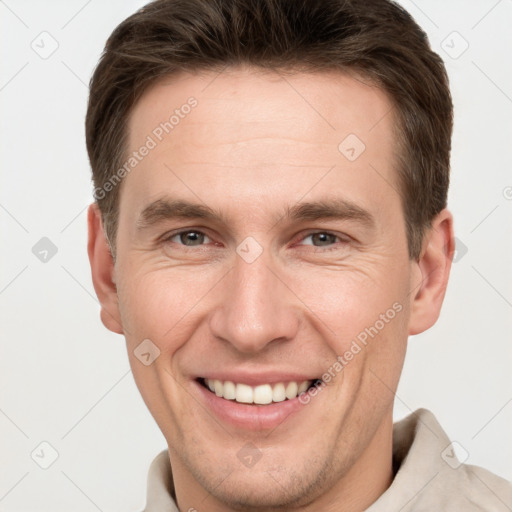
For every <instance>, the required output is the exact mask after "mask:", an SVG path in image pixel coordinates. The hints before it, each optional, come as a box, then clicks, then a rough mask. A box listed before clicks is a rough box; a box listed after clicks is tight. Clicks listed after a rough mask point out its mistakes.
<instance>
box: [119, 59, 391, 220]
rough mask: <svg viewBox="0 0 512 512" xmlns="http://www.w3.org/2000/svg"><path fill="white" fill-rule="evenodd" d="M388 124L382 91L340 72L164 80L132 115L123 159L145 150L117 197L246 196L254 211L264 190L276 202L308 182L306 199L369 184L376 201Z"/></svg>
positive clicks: (386, 173) (253, 72) (387, 160)
mask: <svg viewBox="0 0 512 512" xmlns="http://www.w3.org/2000/svg"><path fill="white" fill-rule="evenodd" d="M393 122H394V115H393V111H392V107H391V103H390V101H389V100H388V97H387V95H386V94H385V93H384V92H383V91H382V90H381V89H380V88H378V87H376V86H375V85H372V84H369V83H368V82H367V81H363V80H362V79H360V78H356V77H355V76H350V75H348V74H344V73H341V72H339V71H329V72H322V73H285V72H280V71H262V70H257V69H254V68H249V67H245V68H233V69H226V70H223V71H221V72H204V73H180V74H178V75H175V76H171V77H166V78H164V79H162V80H160V81H159V82H157V83H156V84H154V85H153V86H152V87H151V88H150V89H149V90H148V91H146V93H145V94H144V95H143V96H142V97H141V99H140V100H139V101H138V103H137V104H136V105H135V107H134V109H133V111H132V113H131V116H130V119H129V124H128V130H129V149H128V155H130V154H131V152H133V151H135V152H137V151H138V150H139V148H142V147H143V146H148V147H150V146H151V148H150V150H148V151H144V153H145V156H144V157H143V158H140V161H138V162H137V165H136V168H135V169H134V171H132V172H130V173H129V175H128V176H127V177H126V181H127V185H128V186H127V187H125V190H126V192H123V194H122V199H121V201H122V202H123V201H124V200H125V199H126V200H130V202H131V203H132V205H133V202H135V203H137V207H138V208H139V210H140V208H142V207H143V206H144V204H143V203H144V202H147V201H148V200H150V199H154V198H155V197H157V196H158V195H159V194H161V193H162V192H167V191H168V190H163V188H169V189H172V188H173V187H174V186H175V185H177V186H179V188H181V189H182V191H183V192H185V193H187V194H189V195H190V193H196V196H197V195H199V196H201V199H203V200H204V201H206V202H207V201H208V200H211V201H214V202H215V201H220V200H221V199H222V198H224V199H228V198H229V199H233V196H236V197H238V198H240V197H245V199H246V200H250V201H252V203H251V204H252V205H253V206H254V207H255V208H257V207H258V205H261V206H262V207H263V206H265V205H264V204H263V203H262V202H261V201H262V198H261V193H262V187H264V191H265V196H266V197H267V199H268V198H269V197H273V198H275V199H276V200H282V198H283V197H289V196H293V197H295V198H296V199H298V198H299V196H300V195H301V194H302V195H303V194H304V193H305V192H306V188H307V186H309V187H310V188H311V194H313V195H314V194H316V193H318V194H321V193H322V190H323V192H325V191H332V190H333V187H336V188H337V189H339V190H343V189H346V190H350V191H351V192H350V193H351V195H354V194H355V196H357V195H358V194H359V195H361V194H362V193H363V192H364V190H363V189H365V188H366V194H368V190H367V189H368V186H369V185H372V181H373V189H374V190H373V192H372V194H373V196H374V198H375V199H376V198H377V196H378V195H379V194H382V193H387V194H389V192H390V190H387V189H389V187H390V183H391V186H393V184H394V183H395V181H396V180H395V176H394V170H393V169H394V160H395V159H394V137H393ZM329 169H331V170H332V169H335V172H329V173H328V176H327V177H325V176H326V172H327V171H328V170H329ZM379 174H380V175H381V177H380V178H379V176H378V175H379ZM323 177H325V178H323ZM319 179H320V180H321V181H322V183H318V185H315V186H314V187H312V185H313V184H314V183H315V182H317V181H318V180H319ZM386 181H387V182H388V184H387V185H386ZM363 185H364V186H363ZM395 189H396V187H395ZM199 192H201V193H200V194H199ZM196 199H197V197H196Z"/></svg>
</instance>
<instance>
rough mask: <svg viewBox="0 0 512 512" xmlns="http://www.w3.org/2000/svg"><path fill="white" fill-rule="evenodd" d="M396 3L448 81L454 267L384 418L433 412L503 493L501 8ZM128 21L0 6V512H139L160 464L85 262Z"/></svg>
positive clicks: (511, 182) (509, 247)
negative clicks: (93, 109) (103, 98)
mask: <svg viewBox="0 0 512 512" xmlns="http://www.w3.org/2000/svg"><path fill="white" fill-rule="evenodd" d="M401 3H402V4H403V5H404V6H405V7H406V8H407V9H408V10H409V12H410V13H411V14H412V15H413V16H414V17H415V19H416V20H417V22H418V23H419V24H420V25H421V26H422V27H423V28H424V29H425V30H426V32H427V34H428V36H429V38H430V41H431V44H432V47H433V48H434V49H435V50H436V51H437V52H438V53H440V55H441V56H442V57H443V58H444V60H445V62H446V65H447V69H448V73H449V76H450V80H451V87H452V92H453V98H454V103H455V132H454V138H453V153H452V184H451V190H450V208H451V210H452V212H453V213H454V215H455V226H456V235H457V238H458V255H457V261H456V263H455V264H454V265H453V270H452V276H451V282H450V285H449V289H448V292H447V296H446V300H445V305H444V309H443V313H442V315H441V318H440V320H439V321H438V323H437V324H436V326H435V327H434V328H432V329H431V330H430V331H428V332H427V333H424V334H422V335H420V336H416V337H412V338H411V339H410V341H409V351H408V355H407V359H406V364H405V368H404V372H403V376H402V380H401V383H400V386H399V389H398V393H397V397H396V410H395V417H396V419H399V418H401V417H403V416H405V415H406V414H409V413H410V412H411V411H413V410H415V409H417V408H419V407H426V408H428V409H430V410H432V411H433V412H434V413H435V414H436V416H437V418H438V420H439V421H440V423H441V425H442V426H443V427H444V429H445V430H446V431H447V433H448V435H449V436H450V437H451V438H452V439H453V440H456V441H457V442H458V443H460V445H461V446H462V447H464V450H465V451H466V452H467V453H468V454H469V456H468V459H467V462H468V463H471V464H477V465H481V466H484V467H486V468H488V469H490V470H491V471H493V472H495V473H497V474H499V475H501V476H503V477H505V478H507V479H512V465H511V464H510V461H511V460H512V435H511V432H512V428H511V427H512V379H511V361H512V344H511V341H512V340H511V335H510V333H511V329H512V314H511V313H512V265H511V264H510V262H511V261H512V236H511V235H512V230H511V229H510V228H511V225H512V200H511V199H512V173H511V169H512V122H511V119H512V71H511V66H510V55H511V53H512V32H511V31H510V26H511V23H512V1H511V0H501V1H497V0H478V1H476V0H475V1H467V0H465V1H463V0H457V1H450V2H446V1H441V0H436V1H432V0H429V1H426V0H416V1H415V2H413V1H410V0H402V2H401ZM141 5H143V2H141V1H135V0H130V1H125V0H116V1H111V2H108V4H107V3H106V2H100V1H98V0H92V1H91V0H90V1H88V2H87V1H85V0H73V1H69V0H67V1H64V0H61V1H53V2H37V1H35V0H33V1H28V0H25V1H22V0H18V1H16V0H6V1H5V2H4V1H2V2H0V45H1V46H0V48H1V50H0V52H1V61H0V62H1V67H0V102H1V113H2V115H1V120H0V122H1V137H0V144H1V164H2V182H1V187H0V222H1V230H2V231H1V233H2V262H1V265H0V316H1V343H2V353H1V354H2V355H1V357H0V379H1V381H0V386H1V387H0V389H1V390H2V392H1V394H0V436H1V439H2V443H1V452H0V458H1V460H2V465H1V469H0V509H1V510H6V511H36V510H37V511H39V512H42V511H50V510H51V511H54V512H56V511H68V510H73V511H75V512H82V511H83V512H89V511H94V510H102V511H107V510H108V511H111V510H112V511H121V510H122V511H125V512H126V511H139V510H141V509H142V508H143V506H144V503H145V494H146V488H145V485H146V476H147V470H148V466H149V464H150V461H151V460H152V459H153V457H154V456H155V455H156V454H157V453H158V452H159V451H160V450H162V449H164V448H166V445H165V441H164V438H163V436H162V434H161V433H160V431H159V430H158V428H157V427H156V424H155V423H154V421H153V419H152V418H151V416H150V414H149V412H148V411H147V410H146V407H145V405H144V403H143V402H142V399H141V398H140V395H139V392H138V390H137V388H136V386H135V384H134V381H133V378H132V374H131V371H130V369H129V364H128V358H127V355H126V351H125V346H124V339H123V338H122V337H121V336H118V335H114V334H112V333H110V332H108V331H107V330H106V329H105V328H104V327H103V326H102V324H101V322H100V320H99V306H98V303H97V300H96V297H95V294H94V290H93V287H92V282H91V278H90V271H89V263H88V259H87V254H86V208H87V206H88V204H89V203H90V202H91V201H92V185H91V181H90V169H89V165H88V160H87V156H86V151H85V140H84V116H85V110H86V101H87V93H88V89H87V83H88V81H89V78H90V76H91V73H92V70H93V69H94V66H95V64H96V62H97V60H98V57H99V55H100V53H101V51H102V48H103V46H104V43H105V40H106V38H107V37H108V35H109V34H110V33H111V31H112V30H113V29H114V28H115V26H116V25H117V24H118V23H119V22H121V21H122V20H123V19H124V18H125V17H127V16H128V15H129V14H131V13H132V12H134V11H135V10H136V9H137V8H138V7H140V6H141ZM42 32H46V33H45V34H42V35H41V33H42ZM56 45H58V47H56ZM466 46H467V48H466ZM54 47H55V51H54V52H53V53H52V54H51V55H46V54H45V52H47V53H48V52H50V51H51V50H53V49H54ZM42 57H46V58H42ZM43 237H47V238H49V239H50V240H51V242H52V244H54V246H55V249H56V250H57V252H56V254H54V255H52V252H51V250H50V252H49V255H48V261H46V262H43V261H40V259H38V257H36V255H35V254H34V252H36V253H37V250H34V252H33V247H34V246H36V249H37V247H38V246H37V245H36V244H37V243H38V242H39V241H40V239H41V238H43ZM40 243H42V242H40ZM42 442H47V443H49V444H50V445H51V447H53V448H50V447H49V446H48V445H42V446H41V443H42ZM41 450H42V451H41ZM52 450H55V455H57V454H58V458H57V459H56V461H55V462H54V463H53V464H52V465H51V466H50V467H49V468H48V469H43V468H41V467H40V465H39V464H44V463H45V462H46V463H49V462H51V458H52V454H53V451H52ZM42 452H44V454H45V455H44V457H42V456H41V457H39V459H38V457H37V454H41V453H42ZM31 454H32V456H31ZM462 454H464V453H462ZM43 459H45V460H43ZM36 461H38V462H39V464H38V463H36Z"/></svg>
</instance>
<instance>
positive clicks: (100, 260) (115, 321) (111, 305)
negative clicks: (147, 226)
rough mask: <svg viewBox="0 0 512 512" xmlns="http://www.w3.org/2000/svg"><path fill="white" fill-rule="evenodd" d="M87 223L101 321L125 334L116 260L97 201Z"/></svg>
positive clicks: (88, 251)
mask: <svg viewBox="0 0 512 512" xmlns="http://www.w3.org/2000/svg"><path fill="white" fill-rule="evenodd" d="M87 225H88V229H89V240H88V243H87V253H88V254H89V262H90V264H91V273H92V282H93V284H94V290H95V291H96V295H97V296H98V299H99V301H100V304H101V321H102V322H103V325H104V326H105V327H106V328H107V329H109V330H110V331H112V332H115V333H117V334H123V327H122V324H121V314H120V312H119V301H118V298H117V288H116V284H115V268H114V260H113V258H112V253H111V252H110V247H109V245H108V243H107V238H106V236H105V232H104V231H103V224H102V222H101V213H100V210H99V208H98V204H97V203H92V204H91V205H90V206H89V210H88V211H87Z"/></svg>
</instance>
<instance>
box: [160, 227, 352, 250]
mask: <svg viewBox="0 0 512 512" xmlns="http://www.w3.org/2000/svg"><path fill="white" fill-rule="evenodd" d="M184 233H198V234H200V235H204V236H206V237H208V238H210V237H209V236H208V235H207V234H206V233H204V232H203V231H200V230H199V229H183V230H180V231H174V232H171V233H167V234H166V235H164V236H163V237H162V238H161V240H160V241H161V242H162V243H166V242H170V241H171V239H172V238H174V237H176V236H179V235H182V234H184ZM317 234H325V235H331V236H334V237H335V238H337V239H338V240H339V242H337V243H334V244H332V245H330V246H316V245H313V244H306V245H309V246H311V247H312V248H314V249H316V250H321V251H322V252H325V251H332V250H335V249H337V248H338V246H339V244H340V243H341V244H346V243H348V237H347V236H345V237H342V236H340V235H337V234H336V233H332V232H331V231H321V230H317V231H312V232H309V233H307V234H305V235H302V236H301V238H299V239H298V240H296V241H294V242H293V244H295V243H297V241H303V240H305V239H306V238H308V237H310V236H313V235H317ZM172 243H176V242H172ZM177 245H179V246H181V247H184V248H185V249H187V248H189V246H186V245H184V244H181V243H178V244H177ZM203 245H204V244H201V245H197V246H191V247H190V248H191V249H194V248H197V247H202V246H203ZM315 252H316V251H315Z"/></svg>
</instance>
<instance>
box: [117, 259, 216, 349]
mask: <svg viewBox="0 0 512 512" xmlns="http://www.w3.org/2000/svg"><path fill="white" fill-rule="evenodd" d="M123 277H125V279H121V282H120V286H119V287H118V293H119V301H120V311H121V317H122V321H123V327H125V331H126V334H127V336H126V338H127V341H128V342H129V343H130V344H137V343H140V342H141V341H142V340H143V339H146V338H149V339H151V340H154V342H155V343H156V344H157V345H158V347H159V348H160V349H161V350H162V351H163V350H165V351H169V350H173V349H176V348H177V347H173V346H172V343H173V340H181V339H182V337H180V336H178V335H177V334H178V333H179V332H181V331H183V328H184V326H186V325H187V324H190V319H191V318H192V317H195V316H196V315H197V312H198V311H200V310H201V306H204V304H205V303H207V301H208V294H209V293H211V292H212V291H213V290H214V288H215V284H216V283H217V282H218V281H219V279H220V277H221V276H218V277H217V278H216V276H215V275H213V273H212V272H206V271H204V269H203V270H201V269H198V268H190V269H160V268H155V269H152V270H147V269H146V268H144V266H134V267H133V268H126V269H125V272H124V273H123ZM185 339H186V337H185Z"/></svg>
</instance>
